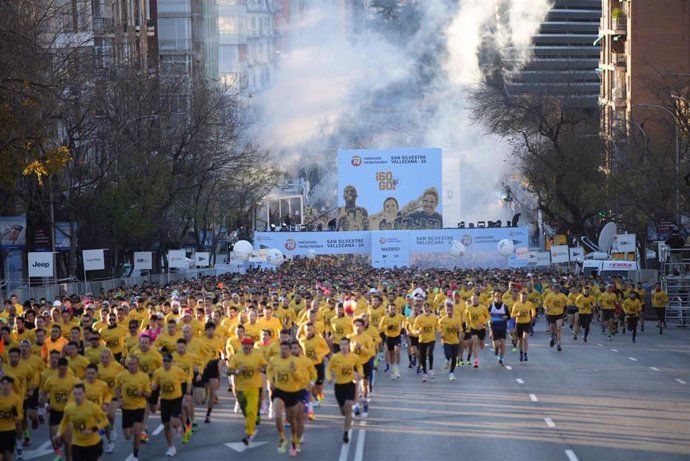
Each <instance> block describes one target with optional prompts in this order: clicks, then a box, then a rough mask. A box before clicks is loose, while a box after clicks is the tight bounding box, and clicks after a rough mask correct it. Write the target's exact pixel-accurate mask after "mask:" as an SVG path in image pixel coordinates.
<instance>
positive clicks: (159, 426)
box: [151, 424, 165, 435]
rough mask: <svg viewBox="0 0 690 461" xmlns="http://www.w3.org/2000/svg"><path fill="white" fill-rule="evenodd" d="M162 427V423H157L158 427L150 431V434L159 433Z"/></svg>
mask: <svg viewBox="0 0 690 461" xmlns="http://www.w3.org/2000/svg"><path fill="white" fill-rule="evenodd" d="M164 427H165V426H163V425H162V424H159V425H158V427H157V428H155V429H154V430H153V432H151V434H152V435H158V434H160V433H161V432H163V428H164Z"/></svg>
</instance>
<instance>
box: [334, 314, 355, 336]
mask: <svg viewBox="0 0 690 461" xmlns="http://www.w3.org/2000/svg"><path fill="white" fill-rule="evenodd" d="M330 323H331V330H332V331H333V342H334V343H338V342H340V340H341V339H343V338H345V337H346V336H347V335H349V334H352V332H353V327H352V317H349V316H347V315H343V316H342V317H338V316H337V315H336V316H335V317H333V318H332V319H331V320H330Z"/></svg>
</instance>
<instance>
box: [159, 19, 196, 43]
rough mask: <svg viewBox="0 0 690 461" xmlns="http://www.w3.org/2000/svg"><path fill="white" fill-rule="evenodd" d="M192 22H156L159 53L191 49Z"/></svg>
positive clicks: (181, 20)
mask: <svg viewBox="0 0 690 461" xmlns="http://www.w3.org/2000/svg"><path fill="white" fill-rule="evenodd" d="M191 37H192V20H191V19H190V18H174V19H159V20H158V44H159V47H160V50H161V51H171V50H189V49H191V48H192V40H191Z"/></svg>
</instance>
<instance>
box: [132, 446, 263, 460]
mask: <svg viewBox="0 0 690 461" xmlns="http://www.w3.org/2000/svg"><path fill="white" fill-rule="evenodd" d="M266 443H267V442H252V443H250V444H249V445H245V444H243V443H242V442H236V443H226V444H225V446H226V447H228V448H232V449H233V450H235V451H236V452H237V453H242V452H244V451H247V450H251V449H252V448H256V447H260V446H261V445H266ZM140 454H141V453H140ZM131 458H132V455H129V457H128V458H127V459H126V460H125V461H132V460H131Z"/></svg>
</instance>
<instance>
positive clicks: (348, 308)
mask: <svg viewBox="0 0 690 461" xmlns="http://www.w3.org/2000/svg"><path fill="white" fill-rule="evenodd" d="M354 312H355V310H354V309H353V308H352V306H347V307H346V308H345V313H346V314H347V315H350V314H353V313H354Z"/></svg>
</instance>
